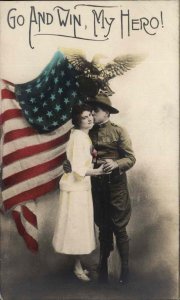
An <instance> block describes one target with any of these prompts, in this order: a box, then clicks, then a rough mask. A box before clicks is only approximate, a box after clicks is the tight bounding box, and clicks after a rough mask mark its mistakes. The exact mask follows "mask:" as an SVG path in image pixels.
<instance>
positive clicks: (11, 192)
mask: <svg viewBox="0 0 180 300" xmlns="http://www.w3.org/2000/svg"><path fill="white" fill-rule="evenodd" d="M62 173H63V166H60V167H57V168H56V169H54V170H51V171H48V172H47V173H43V174H41V175H38V176H36V177H34V178H30V179H28V180H26V181H23V182H21V183H18V184H16V185H14V186H12V187H10V188H8V189H7V190H5V191H3V193H2V197H3V201H5V200H6V199H8V198H11V197H13V196H16V195H18V194H20V193H22V192H24V191H27V190H30V189H32V188H34V187H37V186H38V185H42V184H44V183H48V182H49V181H51V180H53V179H55V178H57V177H58V176H60V175H61V174H62Z"/></svg>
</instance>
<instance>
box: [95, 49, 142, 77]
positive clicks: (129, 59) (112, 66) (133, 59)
mask: <svg viewBox="0 0 180 300" xmlns="http://www.w3.org/2000/svg"><path fill="white" fill-rule="evenodd" d="M142 59H143V57H142V56H138V55H125V56H118V57H116V58H115V59H114V60H113V61H112V62H111V63H108V64H107V65H105V67H104V69H103V70H102V71H101V76H102V77H103V78H104V80H105V81H108V80H110V79H112V78H114V77H116V76H119V75H123V74H124V73H125V72H127V71H128V70H130V69H132V68H134V67H135V66H136V65H137V64H138V63H140V62H141V61H142Z"/></svg>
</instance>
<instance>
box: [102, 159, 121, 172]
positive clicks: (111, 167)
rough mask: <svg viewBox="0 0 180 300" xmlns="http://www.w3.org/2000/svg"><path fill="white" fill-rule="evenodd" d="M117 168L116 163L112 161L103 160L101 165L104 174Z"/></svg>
mask: <svg viewBox="0 0 180 300" xmlns="http://www.w3.org/2000/svg"><path fill="white" fill-rule="evenodd" d="M116 168H118V163H117V162H116V161H114V160H112V159H105V163H104V165H103V170H104V172H105V173H107V172H112V171H113V170H114V169H116Z"/></svg>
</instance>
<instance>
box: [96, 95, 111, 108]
mask: <svg viewBox="0 0 180 300" xmlns="http://www.w3.org/2000/svg"><path fill="white" fill-rule="evenodd" d="M95 101H97V102H99V103H102V104H105V105H108V106H112V103H111V100H110V99H109V97H108V96H105V95H97V96H96V97H95Z"/></svg>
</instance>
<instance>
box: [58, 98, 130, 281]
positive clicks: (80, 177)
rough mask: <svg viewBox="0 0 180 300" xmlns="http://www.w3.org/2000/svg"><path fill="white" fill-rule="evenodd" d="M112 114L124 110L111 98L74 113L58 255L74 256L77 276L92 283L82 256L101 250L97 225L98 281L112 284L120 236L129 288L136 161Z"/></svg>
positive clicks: (61, 201) (62, 188)
mask: <svg viewBox="0 0 180 300" xmlns="http://www.w3.org/2000/svg"><path fill="white" fill-rule="evenodd" d="M111 113H112V114H115V113H118V110H117V109H115V108H114V107H112V104H111V101H110V99H109V98H108V97H107V96H105V95H98V96H96V97H95V98H94V99H91V101H88V104H81V105H76V106H74V107H73V109H72V123H73V125H74V128H73V129H72V131H71V135H70V139H69V141H68V143H67V148H66V155H67V159H68V161H67V162H66V164H64V169H65V171H66V173H65V174H64V175H63V176H62V177H61V179H60V197H59V210H58V213H57V221H56V226H55V232H54V236H53V247H54V249H55V251H56V252H58V253H63V254H69V255H74V257H75V265H74V274H75V275H76V277H78V279H80V280H82V281H89V280H90V277H89V274H88V271H87V270H84V269H83V267H82V264H81V255H84V254H89V253H91V252H92V251H93V250H94V249H95V248H96V240H95V232H94V222H95V223H96V225H97V226H98V228H99V241H100V256H99V265H98V268H97V273H98V280H99V282H108V257H109V255H110V252H111V251H112V250H113V234H114V235H115V237H116V245H117V249H118V252H119V255H120V259H121V270H120V278H119V282H120V283H121V284H124V283H127V282H128V277H129V268H128V257H129V238H128V235H127V231H126V226H127V224H128V222H129V219H130V215H131V203H130V198H129V193H128V187H127V178H126V171H127V170H128V169H130V168H131V167H132V166H133V165H134V163H135V157H134V153H133V150H132V145H131V141H130V139H129V137H128V134H127V132H126V131H125V130H124V129H123V128H122V127H119V126H117V125H115V124H113V123H111V121H110V114H111ZM93 157H94V158H93Z"/></svg>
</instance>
